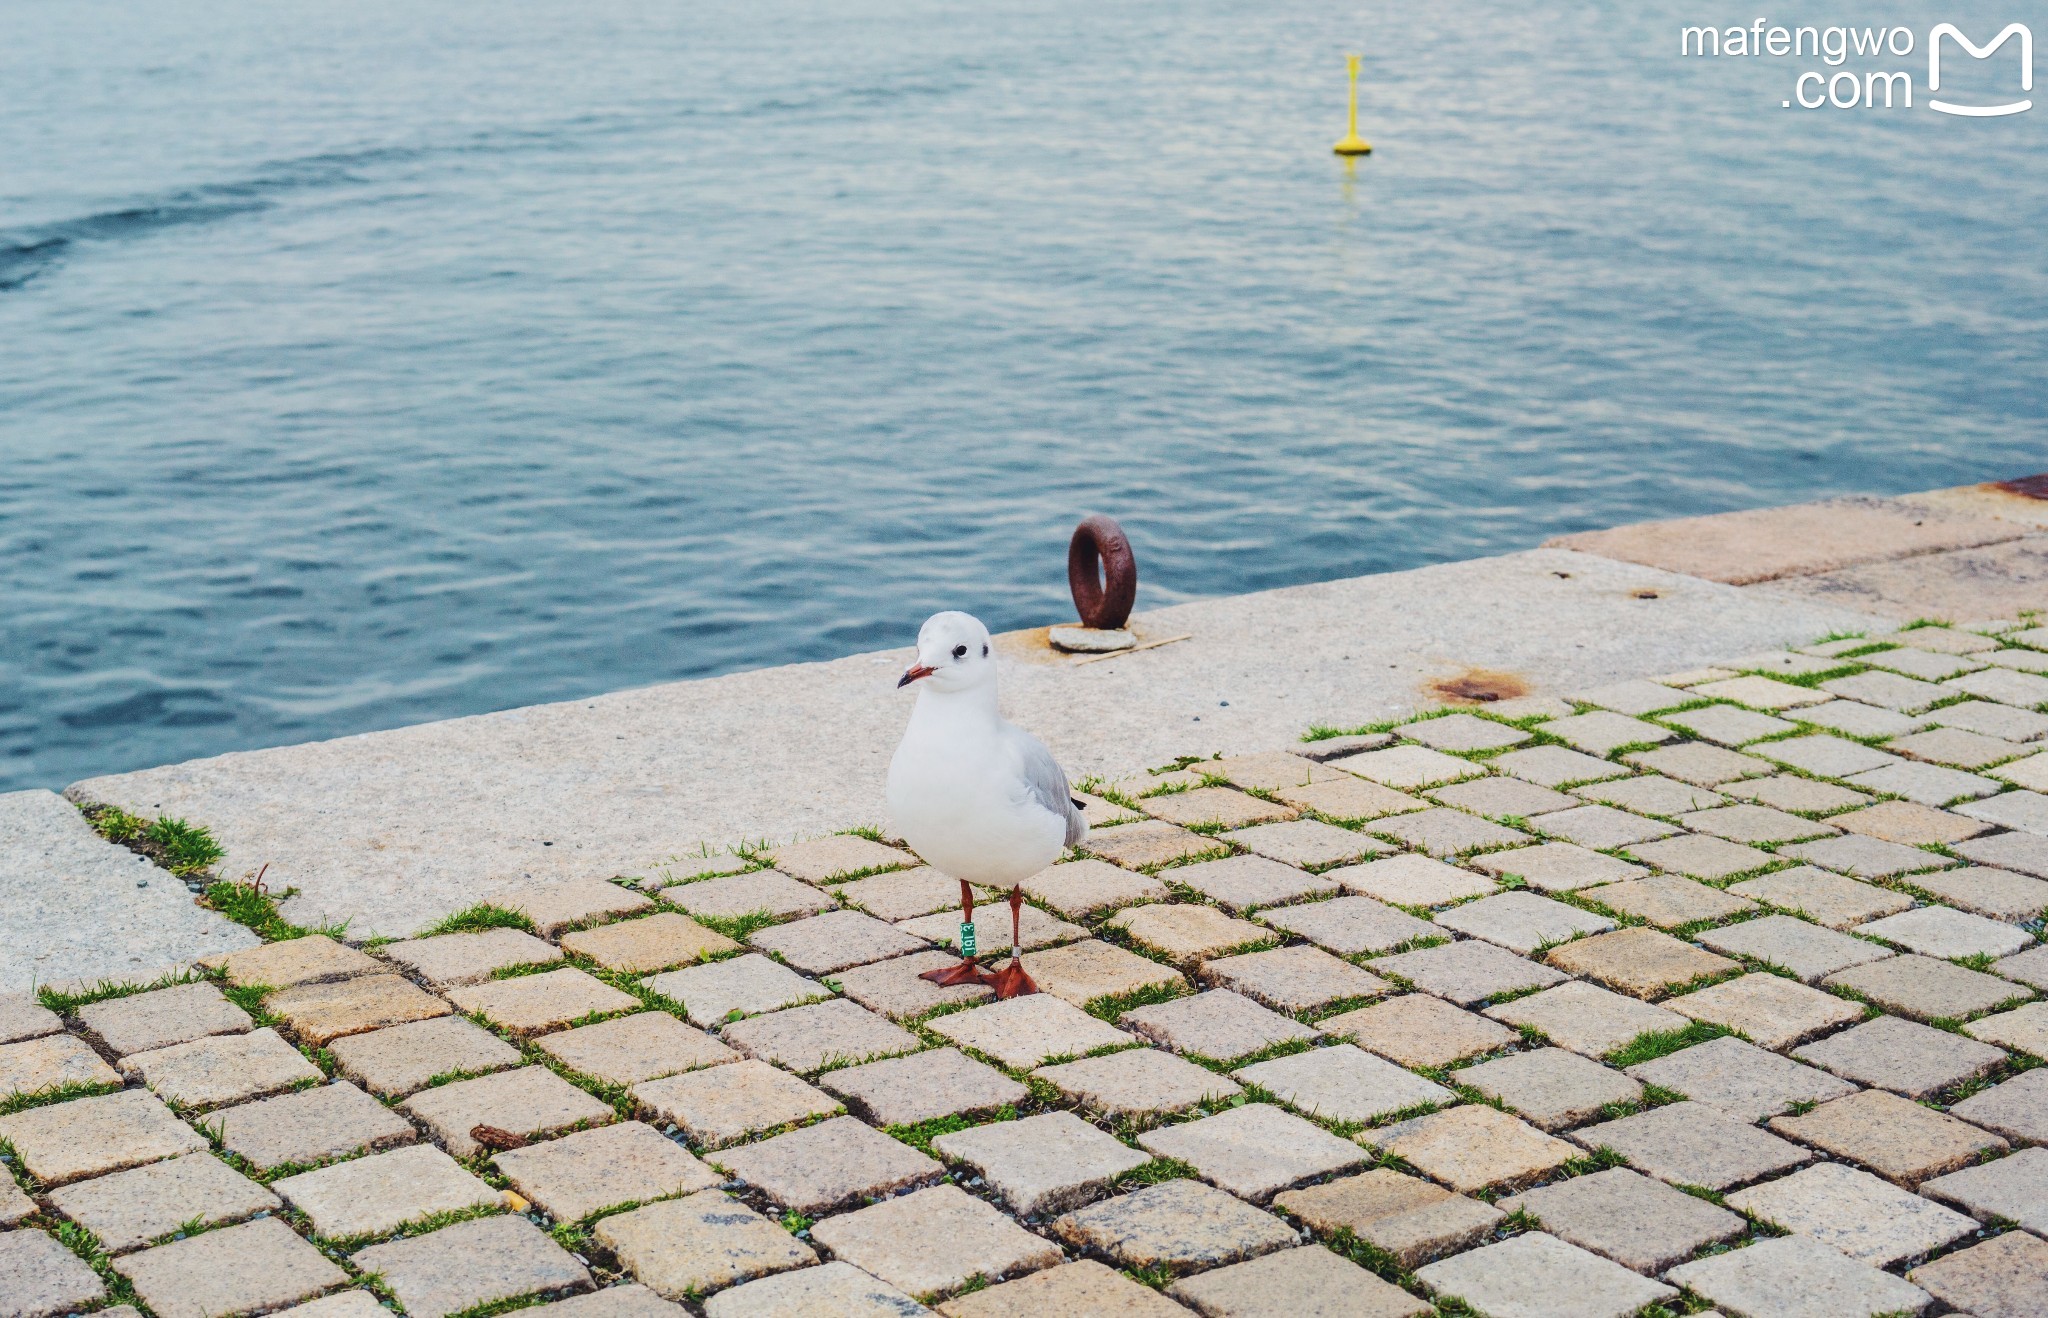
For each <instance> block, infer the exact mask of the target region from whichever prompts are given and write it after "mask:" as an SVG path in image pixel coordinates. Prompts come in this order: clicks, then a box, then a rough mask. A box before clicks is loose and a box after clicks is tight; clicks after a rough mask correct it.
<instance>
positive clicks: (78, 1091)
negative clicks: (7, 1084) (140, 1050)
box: [0, 1080, 122, 1117]
mask: <svg viewBox="0 0 2048 1318" xmlns="http://www.w3.org/2000/svg"><path fill="white" fill-rule="evenodd" d="M121 1088H122V1086H121V1083H120V1082H119V1081H118V1080H108V1081H100V1082H97V1083H94V1082H89V1081H83V1080H66V1081H65V1082H64V1083H63V1084H61V1085H50V1086H48V1087H47V1088H44V1089H31V1090H29V1091H27V1092H26V1093H19V1092H17V1093H13V1094H9V1095H7V1097H5V1098H0V1117H8V1116H13V1115H14V1114H15V1113H17V1112H26V1111H28V1110H29V1109H30V1108H37V1107H48V1106H49V1105H50V1104H52V1103H64V1102H68V1101H69V1100H71V1099H74V1098H97V1097H99V1096H100V1095H101V1094H114V1093H119V1092H120V1091H121Z"/></svg>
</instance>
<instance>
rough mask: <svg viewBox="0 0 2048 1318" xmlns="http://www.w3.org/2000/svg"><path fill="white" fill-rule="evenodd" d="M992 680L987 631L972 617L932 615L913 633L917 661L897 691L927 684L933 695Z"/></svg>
mask: <svg viewBox="0 0 2048 1318" xmlns="http://www.w3.org/2000/svg"><path fill="white" fill-rule="evenodd" d="M995 680H996V652H995V647H994V646H993V645H992V644H991V643H990V642H989V635H988V628H986V627H984V626H982V625H981V620H980V619H979V618H976V617H974V616H973V615H972V614H966V613H957V612H952V611H948V612H946V613H934V614H933V615H932V616H931V617H929V618H926V619H925V621H924V626H922V627H920V628H918V629H917V658H916V659H915V660H914V661H913V662H912V663H911V665H910V667H908V668H906V669H904V670H903V676H902V677H901V678H900V679H898V681H897V683H896V685H897V686H899V687H905V686H909V685H910V684H911V683H912V682H923V681H929V682H930V683H931V685H932V689H934V690H937V691H967V690H972V689H973V688H975V687H979V686H986V685H991V684H993V683H994V682H995Z"/></svg>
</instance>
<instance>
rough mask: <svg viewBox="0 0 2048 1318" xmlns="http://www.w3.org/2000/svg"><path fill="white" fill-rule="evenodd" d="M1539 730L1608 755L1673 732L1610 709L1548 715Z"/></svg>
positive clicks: (1668, 737)
mask: <svg viewBox="0 0 2048 1318" xmlns="http://www.w3.org/2000/svg"><path fill="white" fill-rule="evenodd" d="M1539 730H1540V731H1543V732H1546V733H1549V734H1550V735H1551V736H1553V737H1556V738H1558V739H1559V740H1560V741H1563V742H1565V743H1566V744H1567V745H1570V746H1573V747H1576V748H1577V749H1579V750H1582V751H1586V752H1588V753H1590V754H1593V755H1612V754H1613V753H1614V752H1615V751H1618V750H1620V749H1621V748H1622V747H1624V746H1642V745H1656V744H1658V743H1660V742H1666V741H1670V740H1671V739H1672V737H1673V736H1675V735H1676V734H1674V733H1673V732H1672V731H1671V729H1669V728H1662V727H1659V726H1657V725H1656V724H1655V723H1645V722H1643V721H1642V720H1641V719H1635V718H1630V717H1628V716H1627V715H1626V714H1616V713H1614V712H1612V711H1611V710H1595V711H1593V712H1592V713H1590V714H1572V715H1568V716H1567V717H1565V718H1556V719H1551V720H1549V721H1548V722H1546V723H1543V724H1541V725H1539Z"/></svg>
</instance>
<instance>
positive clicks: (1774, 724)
mask: <svg viewBox="0 0 2048 1318" xmlns="http://www.w3.org/2000/svg"><path fill="white" fill-rule="evenodd" d="M1662 721H1663V722H1665V723H1669V724H1671V725H1673V726H1675V727H1680V728H1684V729H1685V730H1686V731H1687V732H1690V733H1691V734H1692V735H1693V736H1695V737H1698V738H1700V739H1702V740H1704V741H1711V742H1714V743H1716V744H1717V745H1721V746H1744V745H1747V744H1749V743H1750V742H1752V741H1756V740H1758V739H1760V738H1763V737H1775V736H1778V735H1780V734H1781V733H1786V732H1792V731H1795V730H1796V729H1797V728H1798V726H1799V725H1798V724H1796V723H1788V722H1786V721H1785V720H1784V719H1781V718H1772V717H1771V716H1770V715H1769V714H1759V713H1757V712H1756V711H1755V710H1749V709H1744V708H1742V707H1741V706H1739V705H1708V706H1706V707H1705V708H1704V709H1686V710H1679V711H1677V712H1676V713H1671V714H1666V715H1664V716H1663V720H1662ZM1660 813H1667V812H1660ZM1668 813H1676V812H1668Z"/></svg>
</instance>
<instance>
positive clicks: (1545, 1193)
mask: <svg viewBox="0 0 2048 1318" xmlns="http://www.w3.org/2000/svg"><path fill="white" fill-rule="evenodd" d="M1501 1207H1502V1208H1504V1209H1506V1210H1507V1211H1508V1212H1511V1213H1513V1212H1524V1213H1528V1214H1529V1215H1530V1216H1532V1217H1534V1218H1536V1219H1537V1220H1538V1221H1540V1222H1541V1223H1542V1224H1543V1229H1544V1230H1545V1231H1547V1232H1549V1233H1550V1234H1551V1235H1554V1236H1557V1237H1558V1238H1560V1239H1562V1240H1565V1241H1567V1242H1569V1243H1570V1244H1574V1245H1577V1246H1578V1247H1579V1248H1580V1249H1589V1250H1591V1251H1593V1252H1594V1253H1595V1254H1598V1255H1600V1256H1601V1257H1602V1258H1607V1259H1612V1260H1613V1261H1614V1262H1616V1263H1619V1264H1621V1266H1623V1267H1624V1268H1631V1269H1634V1270H1635V1271H1637V1272H1646V1273H1650V1274H1652V1275H1655V1274H1657V1273H1660V1272H1662V1271H1664V1269H1666V1268H1668V1267H1670V1266H1671V1265H1672V1264H1674V1263H1683V1262H1684V1261H1685V1260H1687V1259H1689V1258H1691V1257H1692V1256H1693V1253H1694V1252H1695V1251H1697V1250H1698V1249H1700V1248H1701V1247H1702V1246H1705V1245H1712V1244H1718V1243H1720V1242H1722V1241H1725V1240H1733V1239H1734V1238H1735V1237H1737V1236H1739V1235H1741V1234H1742V1233H1743V1232H1744V1231H1746V1230H1747V1229H1748V1227H1749V1224H1748V1223H1747V1222H1745V1221H1743V1220H1742V1218H1740V1217H1738V1216H1736V1215H1735V1214H1734V1213H1731V1212H1729V1211H1728V1210H1727V1209H1725V1208H1720V1207H1717V1206H1716V1205H1714V1204H1710V1203H1707V1202H1706V1201H1705V1200H1702V1199H1695V1198H1693V1197H1692V1196H1691V1195H1689V1194H1686V1193H1684V1192H1683V1191H1680V1190H1674V1189H1672V1188H1671V1187H1670V1186H1668V1185H1666V1184H1664V1183H1663V1182H1662V1181H1657V1180H1652V1179H1651V1178H1650V1177H1647V1176H1644V1175H1641V1174H1640V1173H1637V1172H1632V1171H1629V1170H1628V1169H1627V1168H1625V1167H1610V1168H1608V1169H1607V1170H1606V1171H1602V1172H1594V1173H1592V1174H1591V1175H1588V1176H1576V1177H1573V1178H1571V1179H1570V1180H1564V1181H1559V1182H1557V1183H1555V1184H1553V1185H1546V1186H1542V1187H1539V1188H1538V1189H1534V1190H1525V1191H1523V1192H1522V1193H1521V1194H1517V1195H1511V1196H1509V1197H1508V1198H1506V1199H1503V1200H1502V1201H1501Z"/></svg>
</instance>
